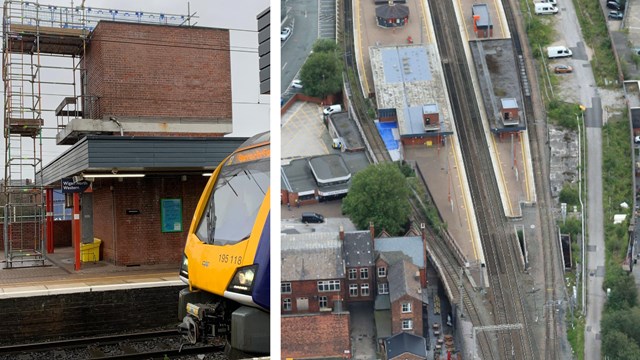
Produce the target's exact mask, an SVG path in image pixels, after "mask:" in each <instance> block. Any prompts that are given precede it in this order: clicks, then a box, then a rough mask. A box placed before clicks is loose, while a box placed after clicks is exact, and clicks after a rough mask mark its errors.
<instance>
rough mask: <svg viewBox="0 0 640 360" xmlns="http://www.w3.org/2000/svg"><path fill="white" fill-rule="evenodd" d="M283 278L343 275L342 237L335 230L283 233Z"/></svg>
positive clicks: (317, 278)
mask: <svg viewBox="0 0 640 360" xmlns="http://www.w3.org/2000/svg"><path fill="white" fill-rule="evenodd" d="M281 240H282V242H281V252H280V257H281V261H282V266H281V269H282V270H281V271H282V273H281V278H282V280H283V281H302V280H321V279H339V278H344V276H345V273H344V262H343V259H342V251H343V250H342V241H340V239H339V238H338V234H337V233H305V234H293V235H288V234H283V235H282V236H281Z"/></svg>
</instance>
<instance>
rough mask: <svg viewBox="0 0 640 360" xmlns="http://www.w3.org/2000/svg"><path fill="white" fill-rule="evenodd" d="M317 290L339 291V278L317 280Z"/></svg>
mask: <svg viewBox="0 0 640 360" xmlns="http://www.w3.org/2000/svg"><path fill="white" fill-rule="evenodd" d="M318 291H340V280H325V281H318Z"/></svg>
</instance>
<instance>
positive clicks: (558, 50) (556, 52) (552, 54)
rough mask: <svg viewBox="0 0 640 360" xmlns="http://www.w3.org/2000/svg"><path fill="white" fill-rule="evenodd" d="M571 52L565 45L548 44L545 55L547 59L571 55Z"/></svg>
mask: <svg viewBox="0 0 640 360" xmlns="http://www.w3.org/2000/svg"><path fill="white" fill-rule="evenodd" d="M571 55H573V53H572V52H571V50H569V48H567V47H566V46H549V47H548V48H547V56H548V57H549V59H555V58H562V57H571Z"/></svg>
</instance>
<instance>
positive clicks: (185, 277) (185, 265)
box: [180, 254, 189, 284]
mask: <svg viewBox="0 0 640 360" xmlns="http://www.w3.org/2000/svg"><path fill="white" fill-rule="evenodd" d="M180 278H181V279H182V281H184V282H186V283H187V284H188V283H189V259H188V258H187V255H186V254H182V264H181V265H180Z"/></svg>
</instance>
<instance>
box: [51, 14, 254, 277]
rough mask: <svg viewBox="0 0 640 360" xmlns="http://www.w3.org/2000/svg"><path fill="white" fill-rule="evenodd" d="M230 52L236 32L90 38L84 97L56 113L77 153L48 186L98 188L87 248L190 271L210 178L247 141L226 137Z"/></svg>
mask: <svg viewBox="0 0 640 360" xmlns="http://www.w3.org/2000/svg"><path fill="white" fill-rule="evenodd" d="M256 45H257V44H256ZM229 50H230V43H229V31H228V30H224V29H213V28H204V27H193V26H171V25H156V24H142V23H124V22H114V21H100V22H99V23H98V24H97V25H96V26H95V28H94V29H93V30H92V31H91V33H90V35H89V36H88V37H87V39H86V50H85V51H84V52H83V53H82V54H80V56H81V57H82V66H83V69H82V71H81V72H80V78H81V81H80V83H81V84H82V86H81V87H80V88H81V96H79V97H78V98H65V99H64V100H63V101H62V103H61V104H60V106H59V107H58V109H57V113H56V115H57V116H58V117H59V123H61V124H63V125H64V126H63V127H61V128H60V131H59V133H58V135H57V143H58V144H64V145H72V147H71V148H69V149H68V150H67V151H65V152H64V153H63V154H62V155H61V156H59V157H58V158H57V159H55V160H54V161H53V162H51V163H49V164H48V165H47V166H45V167H44V168H43V170H42V178H43V183H44V184H45V185H47V186H52V187H56V188H60V187H61V183H62V180H63V179H66V181H73V182H76V181H77V180H82V179H86V180H90V181H91V186H90V187H89V190H87V191H85V192H83V193H82V194H80V196H79V197H78V202H79V204H80V205H79V206H80V219H81V233H82V234H81V239H82V242H83V243H90V242H92V241H93V240H94V238H99V239H100V240H102V245H101V249H100V250H101V258H102V259H103V260H105V261H108V262H111V263H114V264H116V265H145V264H163V263H164V264H177V263H178V262H179V261H180V259H181V255H182V250H183V247H184V241H185V238H186V232H187V231H188V229H189V226H190V223H191V218H192V216H193V213H194V210H195V206H196V204H197V201H198V199H199V197H200V195H201V192H202V189H203V188H204V185H205V184H206V182H207V180H208V177H205V176H203V174H205V173H211V172H212V171H213V170H214V169H215V167H216V166H217V165H218V164H219V163H220V162H221V161H222V160H223V159H224V158H225V157H226V156H227V155H229V154H230V153H231V152H232V151H233V150H235V149H236V148H237V147H238V146H239V145H240V144H241V143H242V142H243V141H244V140H245V138H223V137H222V136H223V135H225V134H228V133H230V132H231V131H232V101H231V58H230V51H229ZM256 71H258V70H257V69H256ZM48 195H49V193H48ZM51 195H52V194H51ZM67 197H68V199H67V203H68V204H71V203H73V201H74V200H72V199H74V198H75V197H74V196H73V194H67ZM56 241H57V240H56Z"/></svg>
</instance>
